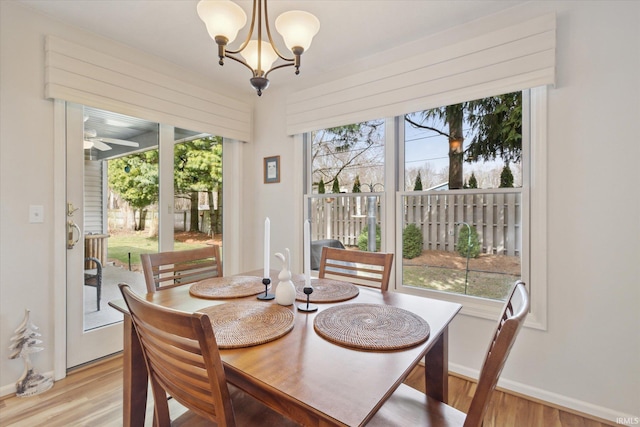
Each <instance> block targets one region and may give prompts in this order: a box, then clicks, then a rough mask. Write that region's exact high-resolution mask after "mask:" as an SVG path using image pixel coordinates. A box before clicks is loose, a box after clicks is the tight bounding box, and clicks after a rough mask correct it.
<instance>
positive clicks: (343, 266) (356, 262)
mask: <svg viewBox="0 0 640 427" xmlns="http://www.w3.org/2000/svg"><path fill="white" fill-rule="evenodd" d="M392 265H393V254H392V253H380V252H364V251H353V250H347V249H338V248H330V247H327V246H325V247H323V248H322V256H321V258H320V270H319V271H318V277H319V278H321V279H324V278H331V277H335V278H336V279H342V280H347V281H350V282H353V283H355V284H358V285H362V286H368V287H371V288H377V289H380V290H382V291H387V290H388V289H389V279H390V278H391V266H392Z"/></svg>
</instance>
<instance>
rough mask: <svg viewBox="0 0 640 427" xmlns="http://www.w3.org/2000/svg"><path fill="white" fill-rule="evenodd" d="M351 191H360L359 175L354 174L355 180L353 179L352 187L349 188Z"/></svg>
mask: <svg viewBox="0 0 640 427" xmlns="http://www.w3.org/2000/svg"><path fill="white" fill-rule="evenodd" d="M351 192H352V193H360V192H361V191H360V176H359V175H356V179H355V181H353V188H352V189H351Z"/></svg>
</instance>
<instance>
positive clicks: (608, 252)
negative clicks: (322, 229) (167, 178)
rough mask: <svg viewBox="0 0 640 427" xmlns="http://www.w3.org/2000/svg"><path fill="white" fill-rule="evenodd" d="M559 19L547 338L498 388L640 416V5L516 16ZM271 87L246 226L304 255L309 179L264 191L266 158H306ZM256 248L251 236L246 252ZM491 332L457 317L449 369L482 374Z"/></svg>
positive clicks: (484, 324) (556, 5)
mask: <svg viewBox="0 0 640 427" xmlns="http://www.w3.org/2000/svg"><path fill="white" fill-rule="evenodd" d="M550 11H556V12H557V18H558V31H557V50H558V52H557V55H558V57H557V84H556V87H555V88H551V89H550V90H549V95H548V98H549V99H548V116H549V117H548V120H549V123H548V126H549V129H548V176H547V179H548V184H547V185H548V200H547V203H548V218H547V220H548V236H547V239H548V251H547V257H548V271H547V274H546V277H547V281H548V330H547V331H539V330H533V329H525V330H523V332H522V333H521V335H520V337H519V338H518V342H517V343H516V345H515V348H514V349H513V352H512V354H511V357H510V359H509V361H508V363H507V366H506V368H505V371H504V373H503V376H502V381H501V385H503V386H504V387H507V388H510V389H512V390H515V391H518V392H522V393H526V394H529V395H531V396H534V397H537V398H540V399H543V400H548V401H551V402H554V403H557V404H559V405H563V406H566V407H569V408H573V409H575V410H579V411H584V412H587V413H590V414H592V415H595V416H598V417H602V418H607V419H609V420H612V421H614V422H615V420H616V417H623V416H631V415H632V416H640V332H639V329H640V283H639V280H640V268H639V265H640V226H639V224H640V221H639V220H640V214H639V212H640V209H639V208H640V206H639V202H638V200H639V199H640V190H638V184H637V182H638V178H637V173H636V169H637V162H638V158H640V144H639V143H638V135H639V134H640V132H639V131H640V129H639V128H638V123H639V122H640V106H639V104H638V103H639V100H640V92H639V91H640V57H639V55H640V32H639V30H638V22H640V19H639V18H640V3H636V2H534V3H531V4H527V5H525V6H524V7H520V8H516V9H514V10H513V11H511V12H509V13H510V14H511V15H512V17H513V19H515V20H517V19H524V18H527V17H535V16H537V15H540V14H542V13H547V12H550ZM505 15H508V13H507V14H505ZM368 61H369V64H371V65H372V66H375V60H372V59H369V60H368ZM358 70H359V69H358V68H356V67H353V69H352V72H354V73H355V72H357V71H358ZM340 73H341V75H344V74H345V72H344V70H340ZM336 75H337V74H336ZM275 76H276V75H275V74H274V78H276V77H275ZM331 78H332V76H331V75H327V76H325V77H324V78H323V81H330V80H331ZM269 90H270V89H269ZM269 90H267V91H266V92H265V94H264V95H263V99H259V100H257V102H256V113H255V118H256V125H255V129H256V130H255V132H256V138H257V139H256V147H259V148H255V153H254V154H252V155H250V156H248V157H247V162H248V163H247V164H246V165H245V166H246V167H247V168H248V167H253V168H256V170H257V171H259V173H258V175H256V176H255V177H254V178H253V182H254V185H255V188H254V190H255V192H254V195H255V200H256V206H260V209H256V210H248V211H247V212H246V214H247V216H246V217H245V220H246V223H248V224H258V223H259V222H260V221H261V220H262V219H263V216H264V215H265V214H268V215H269V216H271V219H272V230H273V229H274V228H275V230H276V232H275V234H276V237H275V240H276V241H277V242H281V243H278V245H279V246H289V247H295V246H296V245H297V244H298V242H299V240H300V239H299V233H297V234H296V233H295V229H294V227H296V228H297V229H298V230H299V229H300V226H299V224H300V220H299V218H300V217H301V215H302V206H298V207H297V208H292V207H291V204H290V203H291V202H290V200H292V201H293V202H295V203H297V204H299V205H300V204H301V198H300V197H299V196H295V195H296V194H300V193H299V192H297V191H298V190H297V188H296V187H297V185H298V182H297V180H299V179H300V177H301V174H295V175H293V176H292V177H291V178H289V177H288V176H287V172H286V170H285V172H284V173H283V179H282V182H281V183H280V184H269V185H264V184H262V175H261V170H262V169H261V166H260V161H261V160H262V157H263V156H264V155H276V154H279V155H281V156H283V162H282V164H283V166H284V167H285V169H286V168H288V167H290V166H289V162H290V161H294V162H297V161H299V160H298V159H299V158H293V159H292V160H289V158H290V156H291V153H292V147H291V143H292V141H291V138H290V137H287V136H285V135H286V132H285V124H284V123H283V120H282V116H281V115H282V114H283V111H282V109H283V108H284V107H281V106H282V105H284V104H285V100H286V93H284V92H275V91H273V92H269ZM267 100H269V101H270V102H269V103H266V102H264V101H267ZM265 144H268V146H265ZM289 176H291V175H289ZM291 179H293V180H294V181H295V182H294V181H291ZM292 209H293V210H292ZM274 219H275V220H274ZM274 222H275V225H274ZM280 233H283V234H282V235H280ZM534 233H535V231H534ZM296 238H298V240H297V241H296V240H295V239H296ZM252 242H253V239H252V236H249V235H246V236H245V239H244V244H245V247H251V245H252ZM253 253H254V257H255V259H254V260H253V263H251V262H250V261H249V260H247V266H249V265H251V266H253V267H255V266H259V265H260V259H261V256H262V255H261V254H262V253H261V248H257V247H256V248H254V251H253ZM533 268H534V269H535V266H533ZM543 277H544V276H543ZM532 287H533V292H535V287H536V284H535V283H533V284H532ZM494 326H495V325H494V323H493V322H490V321H486V320H481V319H477V318H473V317H468V316H458V318H457V319H456V320H455V321H454V324H453V326H452V330H451V335H450V363H451V366H450V367H451V368H452V369H453V370H455V371H458V372H460V373H463V374H467V375H475V374H476V373H477V371H478V369H479V368H480V363H481V361H482V360H481V359H482V355H483V354H484V352H485V351H486V346H487V344H488V341H489V339H490V334H491V331H492V329H493V327H494Z"/></svg>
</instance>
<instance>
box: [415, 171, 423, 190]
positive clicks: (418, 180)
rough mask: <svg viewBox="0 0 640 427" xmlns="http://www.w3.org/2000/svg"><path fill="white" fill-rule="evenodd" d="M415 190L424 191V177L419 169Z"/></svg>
mask: <svg viewBox="0 0 640 427" xmlns="http://www.w3.org/2000/svg"><path fill="white" fill-rule="evenodd" d="M413 191H422V177H421V176H420V171H418V176H417V177H416V182H415V184H414V185H413Z"/></svg>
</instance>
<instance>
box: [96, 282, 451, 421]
mask: <svg viewBox="0 0 640 427" xmlns="http://www.w3.org/2000/svg"><path fill="white" fill-rule="evenodd" d="M277 274H278V272H277V271H275V270H273V271H271V274H270V275H271V280H272V283H277ZM242 276H260V277H261V276H262V271H261V270H260V271H252V272H248V273H243V274H242ZM189 288H190V286H189V285H185V286H178V287H174V288H171V289H166V290H161V291H158V292H155V293H147V294H146V297H145V298H146V300H147V301H150V302H153V303H156V304H159V305H162V306H165V307H170V308H173V309H178V310H183V311H187V312H194V311H198V310H201V309H203V308H206V307H211V306H213V305H217V304H224V303H227V302H231V301H256V302H259V303H261V304H276V302H275V301H274V300H270V301H260V300H258V299H257V298H256V295H252V296H248V297H243V298H236V299H220V300H212V299H203V298H198V297H194V296H192V295H191V294H190V292H189ZM358 290H359V292H358V295H357V296H356V297H355V298H352V299H349V300H348V301H341V302H332V303H322V304H317V305H318V310H317V311H315V312H303V311H299V310H298V309H297V306H298V304H300V302H298V301H296V302H295V303H294V304H293V305H291V306H288V308H289V309H290V310H292V312H293V313H294V325H293V328H292V329H291V331H290V332H288V333H287V334H285V335H284V336H282V337H280V338H278V339H275V340H273V341H270V342H267V343H264V344H260V345H255V346H250V347H243V348H230V349H222V350H220V354H221V357H222V361H223V363H224V367H225V372H226V375H227V380H228V381H229V382H230V383H231V384H233V385H235V386H236V387H238V388H240V389H242V390H244V391H246V392H247V393H249V394H251V395H252V396H254V397H255V398H257V399H259V400H261V401H262V402H264V403H265V404H266V405H268V406H270V407H271V408H273V409H274V410H276V411H278V412H280V413H282V414H284V415H285V416H287V417H289V418H291V419H292V420H294V421H296V422H297V423H299V424H300V425H313V426H361V425H366V423H367V421H368V420H369V419H371V417H372V416H373V415H374V414H375V413H376V411H377V410H378V409H379V408H380V407H381V406H382V404H383V403H384V402H385V400H386V399H387V398H388V397H389V396H390V395H391V394H392V393H393V392H394V390H395V389H396V388H397V387H398V386H399V385H400V384H401V383H402V382H403V381H404V380H405V379H406V378H407V376H408V375H409V374H410V373H411V371H412V370H413V369H414V368H415V367H416V366H417V365H418V364H419V363H420V361H421V360H423V359H424V360H425V367H426V369H425V382H426V390H427V394H428V395H429V396H431V397H432V398H435V399H437V400H440V401H443V402H447V398H448V396H447V395H448V387H447V375H448V327H449V324H450V322H451V321H452V319H453V318H454V317H455V316H456V314H457V313H458V311H459V310H460V308H461V306H460V304H455V303H451V302H446V301H440V300H435V299H430V298H424V297H418V296H414V295H408V294H403V293H399V292H381V291H379V290H376V289H372V288H366V287H358ZM361 303H362V304H380V305H384V306H389V307H397V308H399V309H402V310H406V311H408V312H411V313H413V314H416V315H418V316H419V317H421V318H422V319H424V320H426V322H427V323H428V326H429V336H428V339H427V340H426V341H423V342H421V343H419V344H417V345H414V346H412V347H409V348H404V349H399V350H392V351H388V350H385V351H370V350H362V349H355V348H349V347H347V346H344V345H338V344H335V343H334V342H331V341H329V340H327V339H325V338H323V337H322V336H320V335H319V334H318V333H317V332H316V330H315V329H314V318H315V317H316V316H318V315H319V314H320V313H322V312H323V311H324V310H326V309H328V308H330V307H335V306H337V305H339V304H361ZM109 305H110V306H112V307H113V308H115V309H117V310H119V311H121V312H122V313H123V314H124V367H123V368H124V369H123V372H124V384H123V386H124V389H123V425H124V426H143V425H144V418H145V412H146V401H147V387H148V377H147V371H146V367H145V362H144V358H143V355H142V351H141V347H140V343H139V342H138V337H137V336H136V333H135V329H134V328H133V327H132V322H131V317H130V316H129V313H128V310H127V307H126V304H125V303H124V300H115V301H110V302H109Z"/></svg>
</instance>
